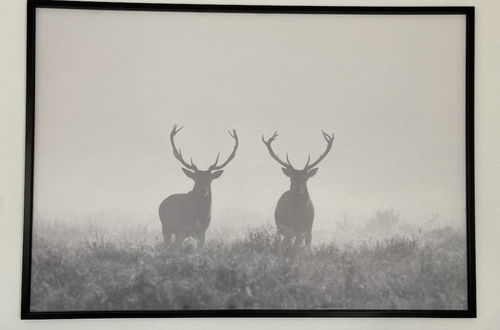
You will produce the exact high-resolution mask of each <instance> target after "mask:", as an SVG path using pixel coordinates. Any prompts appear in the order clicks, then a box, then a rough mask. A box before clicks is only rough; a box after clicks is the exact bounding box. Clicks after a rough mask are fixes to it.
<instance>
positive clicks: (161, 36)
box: [34, 9, 465, 229]
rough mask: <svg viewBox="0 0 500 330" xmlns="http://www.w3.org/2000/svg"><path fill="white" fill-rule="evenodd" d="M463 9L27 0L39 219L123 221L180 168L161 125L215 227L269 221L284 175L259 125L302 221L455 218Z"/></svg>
mask: <svg viewBox="0 0 500 330" xmlns="http://www.w3.org/2000/svg"><path fill="white" fill-rule="evenodd" d="M464 33H465V20H464V17H460V16H446V17H442V16H347V15H339V16H331V15H311V16H307V15H249V14H245V15H243V14H195V13H182V14H181V13H147V12H118V11H117V12H112V11H110V12H104V11H70V10H64V11H59V10H57V9H42V10H39V12H38V14H37V46H36V47H37V58H36V61H37V71H36V75H37V76H36V105H37V108H36V146H35V184H34V187H35V189H34V211H35V223H36V222H37V221H44V220H52V219H63V220H66V221H75V222H78V221H88V220H89V219H92V220H93V221H99V222H103V223H105V222H107V221H116V219H119V220H123V221H137V223H144V224H145V223H149V222H150V221H153V223H155V225H159V220H158V219H157V208H158V205H159V203H160V202H161V201H162V200H163V199H164V198H165V197H167V196H168V195H170V194H173V193H179V192H187V191H188V190H190V189H191V187H192V181H191V180H190V179H189V178H187V177H186V176H184V174H183V173H182V171H181V170H180V164H179V163H178V162H177V161H176V160H175V159H174V158H173V156H172V151H171V147H170V143H169V140H168V135H169V133H170V130H171V128H172V126H173V124H174V123H179V124H183V125H184V126H185V128H184V130H182V131H181V132H180V133H179V135H178V137H177V143H178V146H180V147H181V148H182V150H183V154H184V155H185V157H186V158H189V157H193V159H194V161H195V163H196V164H197V165H198V166H199V167H202V168H206V166H208V165H209V164H210V163H211V162H213V160H214V159H215V156H216V155H217V152H218V151H221V155H222V157H225V156H227V154H228V153H229V152H230V151H231V148H232V143H233V141H232V139H231V138H230V137H229V135H228V134H227V132H226V131H225V130H226V129H227V128H235V129H237V130H238V133H239V136H240V148H239V150H238V154H237V156H236V158H235V159H234V161H233V162H232V163H230V165H228V166H227V168H226V170H225V173H224V174H223V176H222V177H221V178H220V179H219V180H216V181H214V183H213V185H212V190H213V195H214V197H213V220H212V223H213V224H215V225H239V224H244V225H254V224H257V223H261V222H266V221H274V220H273V213H274V207H275V204H276V201H277V199H278V198H279V196H280V194H281V193H282V192H284V191H285V190H286V189H288V186H289V180H288V179H287V178H286V177H285V176H284V175H283V174H282V172H281V170H280V167H279V166H278V164H277V163H276V162H275V161H274V160H272V159H271V158H270V157H269V155H268V153H267V151H266V149H265V147H264V145H263V144H262V142H261V141H260V136H261V135H262V134H266V136H269V135H270V134H272V132H273V131H274V130H276V129H279V130H280V137H279V138H278V140H277V141H276V142H275V150H276V151H277V152H279V154H280V155H284V152H285V151H288V152H289V154H290V156H291V160H292V162H293V164H295V165H296V166H297V167H300V166H303V164H304V163H305V161H306V159H307V155H308V153H311V155H312V158H315V157H317V156H318V155H319V154H320V153H321V152H322V151H323V149H324V145H325V142H324V140H323V138H322V136H321V133H320V131H321V129H325V130H326V131H328V132H331V131H334V132H335V142H334V146H333V149H332V152H331V153H330V154H329V155H328V156H327V157H326V158H325V159H324V160H323V162H322V163H321V164H320V165H319V171H318V174H317V175H316V177H314V178H313V179H311V180H310V181H309V191H310V194H311V197H312V199H313V203H314V204H315V208H316V219H315V225H314V226H315V228H316V229H318V228H327V227H328V226H329V225H331V224H332V223H333V222H336V221H340V220H342V219H344V217H345V218H347V219H348V220H349V221H353V222H362V221H365V220H367V219H369V218H370V217H371V216H373V214H374V213H375V211H376V210H378V209H381V208H394V209H395V210H397V211H398V212H399V213H400V215H401V217H402V218H404V219H405V220H406V221H410V222H412V223H423V222H425V221H428V219H429V218H431V217H434V216H433V214H434V215H435V214H439V217H438V218H439V220H440V221H442V222H443V223H445V222H446V223H453V224H456V225H462V224H464V223H465V181H464V179H465V174H464V173H465V152H464V138H465V133H464V128H465V120H464V107H465V103H464V86H465V70H464V67H465V65H464V63H465V62H464V61H465V51H464V48H465V45H464V40H465V38H464Z"/></svg>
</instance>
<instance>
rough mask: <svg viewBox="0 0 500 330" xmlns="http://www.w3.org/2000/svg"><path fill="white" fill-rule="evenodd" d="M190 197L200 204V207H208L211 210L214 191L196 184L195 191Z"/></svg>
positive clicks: (192, 191) (190, 193)
mask: <svg viewBox="0 0 500 330" xmlns="http://www.w3.org/2000/svg"><path fill="white" fill-rule="evenodd" d="M189 195H190V196H191V198H193V200H195V201H196V202H197V203H199V205H200V206H204V205H206V206H208V208H210V204H211V201H212V189H211V187H210V186H209V187H208V188H202V187H200V186H198V185H197V184H196V183H195V185H194V187H193V190H191V191H190V192H189Z"/></svg>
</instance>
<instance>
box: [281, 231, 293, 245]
mask: <svg viewBox="0 0 500 330" xmlns="http://www.w3.org/2000/svg"><path fill="white" fill-rule="evenodd" d="M283 236H284V238H283V247H284V248H288V247H289V246H290V245H291V242H292V235H291V234H290V232H288V231H285V233H284V234H283Z"/></svg>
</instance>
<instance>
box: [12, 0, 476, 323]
mask: <svg viewBox="0 0 500 330" xmlns="http://www.w3.org/2000/svg"><path fill="white" fill-rule="evenodd" d="M37 8H64V9H92V10H126V11H170V12H204V13H209V12H215V13H262V14H265V13H280V14H312V15H313V14H332V15H345V14H356V15H464V16H465V18H466V50H465V51H466V63H465V66H466V67H465V72H466V85H465V90H464V92H465V93H464V95H465V104H466V111H465V120H466V130H465V131H466V140H465V143H464V147H465V152H466V215H467V223H466V231H467V232H466V240H467V281H468V282H467V299H468V302H467V309H466V310H241V309H239V310H175V311H174V310H169V311H160V310H156V311H74V312H71V311H68V312H67V311H64V312H62V311H57V312H34V311H30V290H31V289H30V285H31V283H30V282H31V281H30V279H31V258H32V222H33V217H32V214H33V170H34V145H35V134H34V130H35V114H36V112H35V65H36V63H35V51H36V47H35V36H36V10H37ZM26 71H27V75H26V142H25V148H26V149H25V150H26V154H25V155H26V156H25V202H24V232H23V270H22V302H21V319H74V318H157V317H180V318H189V317H430V318H474V317H476V272H475V230H474V222H475V217H474V215H475V213H474V7H472V6H471V7H351V6H344V7H327V6H274V5H273V6H267V5H200V4H158V3H122V2H86V1H50V0H28V2H27V62H26Z"/></svg>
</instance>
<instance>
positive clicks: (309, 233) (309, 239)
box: [305, 231, 312, 247]
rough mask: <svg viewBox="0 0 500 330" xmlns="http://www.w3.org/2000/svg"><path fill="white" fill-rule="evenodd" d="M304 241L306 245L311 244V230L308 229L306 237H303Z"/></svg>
mask: <svg viewBox="0 0 500 330" xmlns="http://www.w3.org/2000/svg"><path fill="white" fill-rule="evenodd" d="M305 241H306V246H307V247H309V246H311V241H312V234H311V232H310V231H308V232H307V233H306V239H305Z"/></svg>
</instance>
